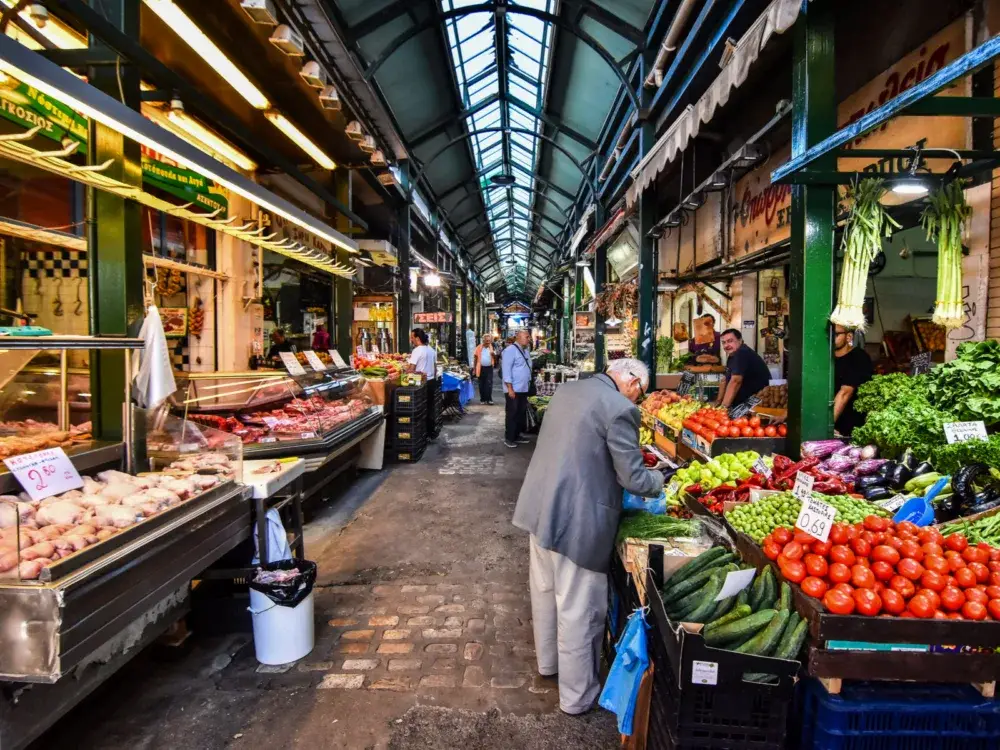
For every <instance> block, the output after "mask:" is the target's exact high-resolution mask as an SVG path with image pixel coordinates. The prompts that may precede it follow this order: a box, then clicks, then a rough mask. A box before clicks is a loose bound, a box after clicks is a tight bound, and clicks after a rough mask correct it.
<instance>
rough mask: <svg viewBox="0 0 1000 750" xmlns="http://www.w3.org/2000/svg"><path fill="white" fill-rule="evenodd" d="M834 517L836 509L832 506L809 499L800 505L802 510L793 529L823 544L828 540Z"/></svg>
mask: <svg viewBox="0 0 1000 750" xmlns="http://www.w3.org/2000/svg"><path fill="white" fill-rule="evenodd" d="M836 515H837V509H836V508H834V507H833V506H832V505H827V504H826V503H824V502H822V501H820V500H816V499H815V498H812V497H811V498H809V499H808V500H806V501H805V502H804V503H802V510H800V511H799V518H798V520H797V521H796V522H795V528H797V529H802V531H804V532H806V533H807V534H812V535H813V536H814V537H816V538H817V539H819V540H820V541H821V542H825V541H826V540H827V539H829V538H830V528H831V527H832V526H833V519H834V517H835V516H836Z"/></svg>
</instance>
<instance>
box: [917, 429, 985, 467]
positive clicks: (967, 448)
mask: <svg viewBox="0 0 1000 750" xmlns="http://www.w3.org/2000/svg"><path fill="white" fill-rule="evenodd" d="M931 463H933V464H934V467H935V468H936V469H937V470H938V471H940V472H941V473H942V474H954V473H955V472H956V471H958V470H959V469H960V468H961V467H963V466H969V465H970V464H986V465H987V466H996V467H1000V435H998V434H994V435H990V436H989V438H987V439H986V440H966V441H965V442H964V443H952V444H951V445H940V446H938V447H937V448H935V449H934V450H933V451H932V453H931Z"/></svg>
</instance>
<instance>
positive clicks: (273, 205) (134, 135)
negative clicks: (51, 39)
mask: <svg viewBox="0 0 1000 750" xmlns="http://www.w3.org/2000/svg"><path fill="white" fill-rule="evenodd" d="M0 70H3V71H4V72H5V73H7V74H9V75H11V76H13V77H14V78H17V79H18V80H21V81H23V82H24V83H26V84H28V85H30V86H34V87H35V88H37V89H38V90H39V91H41V92H43V93H44V94H46V95H48V96H50V97H54V98H56V99H58V100H60V101H62V102H64V103H65V104H66V105H68V106H69V107H71V108H73V109H74V110H76V111H77V112H79V113H80V114H82V115H85V116H86V117H90V118H92V119H94V120H96V121H97V122H100V123H102V124H104V125H106V126H107V127H109V128H112V129H114V130H116V131H117V132H119V133H122V134H123V135H125V136H126V137H128V138H131V139H132V140H134V141H136V142H138V143H140V144H142V145H144V146H146V147H147V148H149V149H152V150H154V151H156V152H157V153H160V154H163V155H164V156H167V157H169V158H170V159H173V160H175V161H176V162H178V163H179V164H182V165H184V166H185V167H187V168H190V169H192V170H194V171H196V172H198V173H200V174H202V175H204V176H205V177H208V178H211V179H213V180H215V181H216V182H217V183H218V184H219V185H222V186H223V187H225V188H226V189H228V190H230V191H232V192H233V193H236V194H237V195H240V196H242V197H244V198H246V199H247V200H249V201H251V202H252V203H254V204H256V205H257V206H259V207H260V208H261V209H263V210H265V211H268V212H271V213H273V214H276V215H277V216H280V217H283V218H284V219H286V220H287V221H289V222H291V223H292V224H294V225H296V226H297V227H299V228H300V229H302V230H304V231H305V232H308V233H310V234H313V235H315V236H316V237H318V238H320V239H323V240H325V241H327V242H329V243H331V244H333V245H335V246H336V247H339V248H342V249H344V250H347V251H349V252H351V253H357V252H358V247H357V243H355V242H354V240H352V239H350V238H349V237H347V236H345V235H343V234H341V233H340V232H338V231H337V230H335V229H333V228H332V227H330V226H329V225H327V224H325V223H323V222H322V221H320V220H318V219H316V218H315V217H313V216H310V215H309V214H307V213H306V212H305V211H302V210H301V209H299V208H298V207H297V206H294V205H293V204H291V203H289V202H288V201H286V200H284V199H283V198H280V197H279V196H277V195H275V194H274V193H272V192H271V191H269V190H266V189H264V188H263V187H261V186H260V185H258V184H257V183H255V182H253V181H252V180H250V179H248V178H247V177H244V176H243V175H241V174H240V173H238V172H236V171H235V170H233V169H230V168H229V167H227V166H226V165H225V164H222V163H221V162H218V161H216V160H215V159H213V158H212V157H210V156H208V155H207V154H205V153H203V152H201V151H199V150H198V149H196V148H195V147H194V146H191V145H190V144H188V143H186V142H185V141H183V140H181V139H180V138H178V137H177V136H175V135H174V134H173V133H171V132H169V131H167V130H166V129H164V128H162V127H160V126H159V125H157V124H156V123H154V122H152V121H150V120H148V119H147V118H145V117H144V116H143V115H142V114H141V113H139V112H137V111H135V110H133V109H130V108H129V107H127V106H126V105H124V104H122V103H121V102H119V101H117V100H116V99H114V98H112V97H110V96H108V95H107V94H104V93H103V92H101V91H99V90H98V89H96V88H94V87H93V86H90V85H89V84H88V83H86V82H84V81H81V80H80V79H79V78H77V77H76V76H74V75H73V74H71V73H69V72H68V71H66V70H63V69H62V68H60V67H59V66H58V65H56V64H55V63H52V62H50V61H49V60H47V59H45V58H44V57H42V56H41V55H39V54H37V53H36V52H32V51H31V50H29V49H27V48H26V47H24V46H22V45H21V44H19V43H18V42H16V41H14V40H13V39H10V38H9V37H6V36H2V35H0ZM32 135H34V134H33V133H32V132H31V131H30V130H29V131H27V132H26V133H24V134H20V135H15V136H3V137H2V138H3V140H2V145H0V153H2V155H3V156H6V157H8V158H11V159H15V160H17V161H20V162H23V163H26V164H32V165H34V166H37V167H40V168H42V169H46V170H48V171H50V172H55V173H57V174H61V175H62V176H64V177H67V178H69V179H73V180H76V181H78V182H83V183H85V184H88V185H91V186H93V187H97V188H100V189H102V190H106V191H108V192H112V193H115V194H117V195H122V196H123V197H127V198H131V199H133V200H136V201H138V202H140V203H143V204H144V205H147V206H150V207H151V208H155V209H157V210H160V211H164V212H165V213H170V214H172V215H175V216H180V217H181V218H184V219H187V220H189V221H194V222H196V223H199V224H203V225H205V226H208V227H210V228H212V229H215V230H217V231H220V232H224V233H226V234H230V235H233V236H236V237H238V238H239V239H241V240H244V241H246V242H250V243H252V244H254V245H257V246H259V247H262V248H265V249H268V250H272V251H274V252H277V253H281V254H283V255H286V256H289V257H293V258H295V259H297V260H301V261H302V262H304V263H307V264H309V265H312V266H315V267H317V268H321V269H323V270H326V271H329V272H331V273H337V274H342V275H345V276H347V275H351V274H353V272H354V268H353V265H351V266H346V265H344V264H337V263H336V261H335V259H334V258H331V257H330V256H328V255H326V254H324V253H322V252H320V251H317V250H312V249H310V248H307V247H305V246H304V245H302V244H300V243H297V242H294V241H293V240H289V239H286V240H282V241H281V242H272V241H270V240H272V239H273V238H274V237H275V234H273V233H271V234H268V232H269V231H270V230H268V229H267V228H265V227H258V226H257V223H256V222H245V223H244V224H243V225H242V226H237V225H238V224H239V223H240V219H239V218H238V217H233V218H231V219H229V220H228V221H225V222H223V221H217V220H215V217H216V216H217V214H218V212H212V213H206V212H199V211H192V210H190V205H191V204H188V205H186V206H175V205H173V204H170V203H168V202H167V201H164V200H162V199H160V198H157V197H155V196H153V195H151V194H149V193H146V192H144V191H143V190H141V189H140V188H138V187H135V186H133V185H128V184H126V183H123V182H121V181H118V180H116V179H114V178H111V177H109V176H107V175H104V174H102V171H103V170H106V169H107V168H108V167H110V166H111V163H110V162H109V163H106V164H104V165H97V166H93V167H91V166H88V167H82V166H80V165H77V164H73V163H72V162H70V161H67V160H66V158H67V157H69V156H70V155H71V154H72V153H73V151H74V150H75V146H70V147H67V148H64V149H59V150H56V151H47V152H42V151H38V150H37V149H33V148H31V147H30V146H28V145H26V143H25V141H27V140H29V139H30V137H31V136H32Z"/></svg>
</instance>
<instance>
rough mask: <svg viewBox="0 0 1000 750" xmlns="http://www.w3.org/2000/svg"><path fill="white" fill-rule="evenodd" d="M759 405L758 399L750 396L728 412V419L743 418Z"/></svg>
mask: <svg viewBox="0 0 1000 750" xmlns="http://www.w3.org/2000/svg"><path fill="white" fill-rule="evenodd" d="M759 403H760V399H759V398H758V397H757V396H751V397H750V398H748V399H747V400H746V401H744V402H743V403H742V404H736V406H734V407H732V408H731V409H730V410H729V418H730V419H739V418H740V417H745V416H747V415H748V414H751V413H752V412H753V408H754V407H755V406H756V405H757V404H759Z"/></svg>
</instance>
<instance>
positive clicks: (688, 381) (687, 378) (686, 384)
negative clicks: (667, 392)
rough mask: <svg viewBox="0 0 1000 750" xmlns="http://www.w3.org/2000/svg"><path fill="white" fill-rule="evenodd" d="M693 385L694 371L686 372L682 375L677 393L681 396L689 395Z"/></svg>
mask: <svg viewBox="0 0 1000 750" xmlns="http://www.w3.org/2000/svg"><path fill="white" fill-rule="evenodd" d="M692 385H694V373H693V372H685V373H684V374H683V375H681V382H680V384H679V385H678V386H677V394H678V395H680V396H686V395H688V392H690V390H691V386H692Z"/></svg>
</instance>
